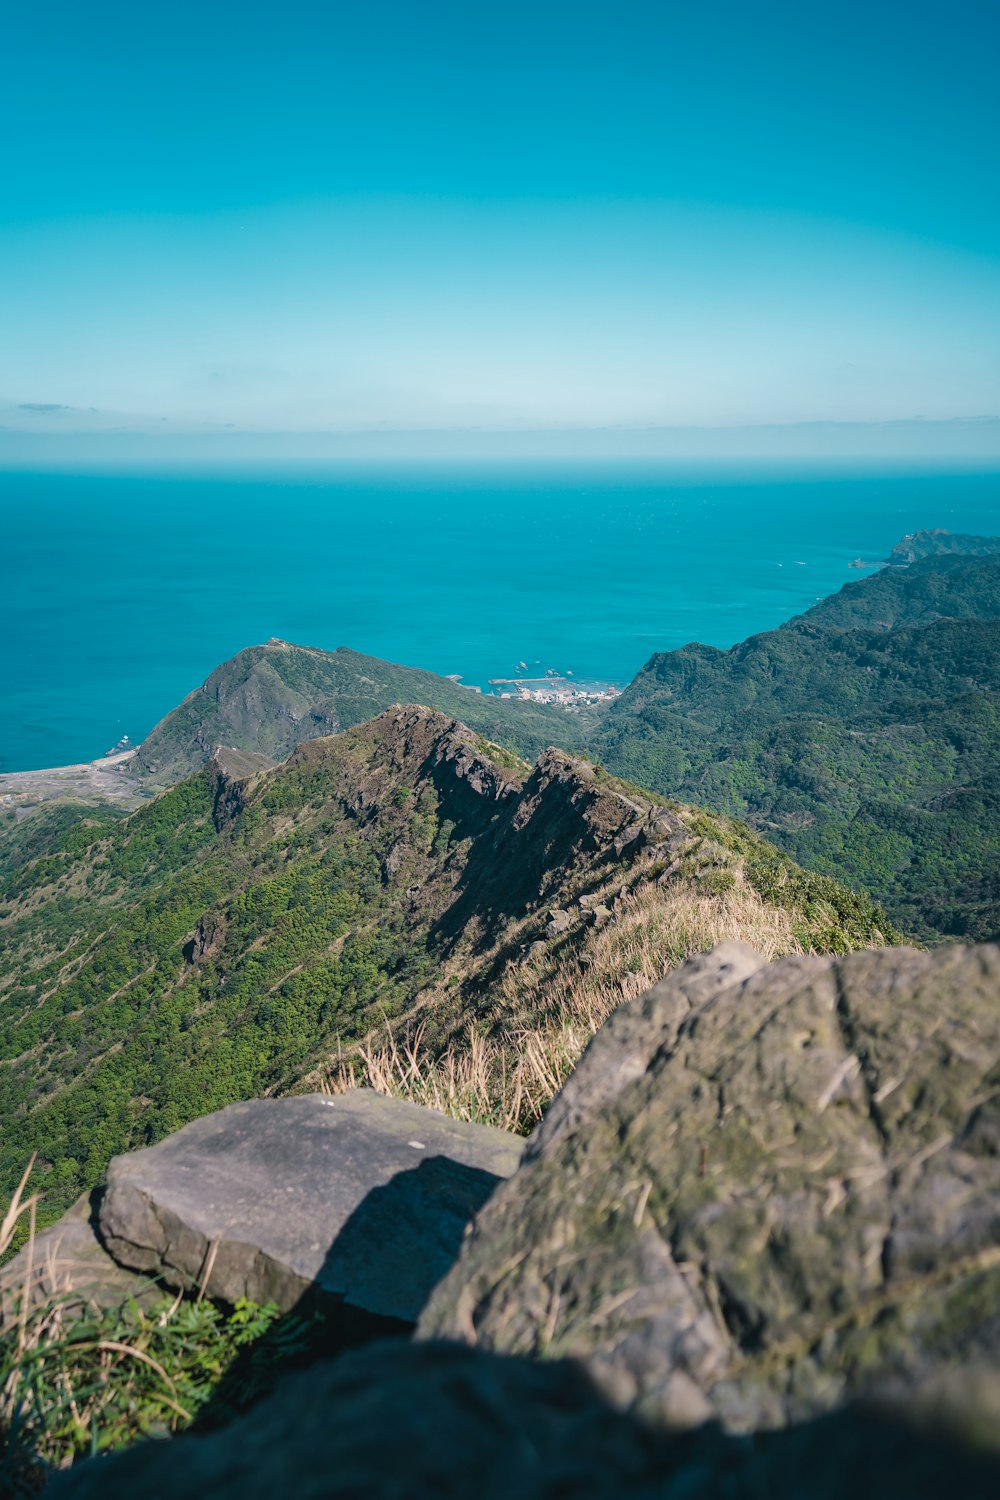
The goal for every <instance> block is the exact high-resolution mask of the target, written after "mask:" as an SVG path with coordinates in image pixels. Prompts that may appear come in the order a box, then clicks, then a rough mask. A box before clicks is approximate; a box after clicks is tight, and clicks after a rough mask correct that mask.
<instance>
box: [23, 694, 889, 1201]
mask: <svg viewBox="0 0 1000 1500" xmlns="http://www.w3.org/2000/svg"><path fill="white" fill-rule="evenodd" d="M259 766H260V762H259V761H254V760H253V759H251V758H248V756H247V754H246V753H244V752H240V753H238V754H233V753H231V752H220V754H219V755H218V756H217V757H216V758H215V759H214V760H213V763H212V765H211V766H210V767H206V768H202V770H200V771H199V772H198V773H197V774H196V775H195V776H193V777H191V778H189V779H188V780H187V781H185V782H183V783H181V784H180V785H178V786H176V787H174V788H173V789H171V790H170V791H168V792H165V793H164V794H163V795H161V796H160V797H158V798H156V799H155V800H153V801H152V802H151V803H149V804H147V805H146V806H145V807H144V808H142V809H141V810H140V811H138V812H136V813H134V814H133V815H132V816H130V817H129V818H127V819H125V820H124V821H120V822H116V823H114V824H113V825H112V826H110V827H107V826H104V827H101V826H99V825H96V824H94V825H91V826H90V827H89V828H86V827H84V826H83V825H79V824H77V825H75V826H73V827H71V828H69V829H68V830H67V832H66V835H65V838H64V840H63V842H62V844H58V843H57V845H56V847H55V848H54V849H51V850H50V852H48V853H46V854H43V855H38V856H36V857H35V858H33V859H31V860H29V861H28V862H27V863H25V864H24V865H22V866H21V867H19V868H18V869H17V870H15V871H13V872H12V873H10V874H8V875H7V877H6V878H5V880H4V881H3V882H2V883H0V1119H2V1120H3V1122H4V1129H3V1133H2V1139H0V1194H2V1191H3V1189H4V1188H8V1189H9V1188H10V1187H11V1185H12V1184H13V1182H15V1181H16V1180H17V1177H18V1176H19V1175H20V1172H21V1171H22V1169H23V1167H24V1164H25V1162H26V1160H27V1158H28V1156H29V1154H30V1153H31V1152H32V1151H38V1152H39V1154H40V1165H41V1169H42V1171H43V1172H44V1173H45V1174H46V1177H45V1182H44V1194H45V1204H46V1211H47V1213H48V1214H49V1216H51V1215H53V1214H55V1213H56V1212H57V1211H58V1210H59V1209H60V1208H61V1207H64V1206H65V1205H66V1203H67V1202H68V1201H70V1200H71V1199H72V1198H73V1197H74V1196H75V1195H76V1193H78V1192H79V1191H80V1189H81V1188H83V1187H89V1186H91V1185H93V1184H94V1183H96V1182H97V1181H98V1180H99V1179H100V1177H101V1175H102V1173H103V1171H104V1168H105V1166H106V1164H107V1161H108V1159H109V1157H110V1156H111V1155H112V1154H113V1153H115V1152H118V1151H121V1150H122V1149H124V1148H126V1147H135V1146H139V1145H142V1144H146V1143H148V1142H150V1141H152V1140H155V1139H158V1138H159V1137H161V1136H162V1135H164V1134H166V1133H167V1132H169V1131H171V1130H174V1129H176V1128H177V1127H178V1126H180V1125H182V1124H184V1123H185V1122H186V1121H188V1120H190V1119H192V1118H194V1117H195V1116H197V1115H200V1114H204V1113H206V1112H207V1111H210V1110H213V1109H217V1108H219V1107H220V1106H223V1105H225V1104H228V1103H231V1102H233V1101H235V1100H238V1099H244V1098H250V1097H254V1096H257V1095H260V1094H262V1093H267V1092H275V1091H281V1090H285V1089H288V1088H292V1087H295V1086H296V1084H298V1083H299V1082H300V1081H301V1080H302V1079H303V1077H305V1076H306V1075H310V1076H311V1077H312V1078H313V1086H314V1087H315V1086H316V1079H318V1078H322V1077H323V1070H324V1069H325V1068H328V1067H329V1066H330V1065H331V1062H335V1061H336V1059H337V1058H338V1056H340V1055H342V1054H343V1053H345V1051H346V1052H347V1053H349V1052H350V1050H351V1048H352V1046H354V1045H355V1044H356V1043H357V1042H358V1041H359V1039H361V1038H363V1037H364V1036H365V1035H366V1034H367V1033H368V1032H369V1031H370V1030H371V1029H372V1028H373V1027H379V1026H382V1025H384V1024H385V1023H386V1022H388V1023H389V1024H390V1025H401V1024H403V1023H404V1022H405V1020H406V1018H414V1017H418V1016H419V1017H420V1019H421V1022H422V1024H423V1026H424V1035H425V1043H426V1044H428V1045H434V1044H435V1043H436V1042H439V1043H440V1044H441V1045H442V1046H444V1045H445V1044H446V1043H447V1041H448V1040H449V1038H450V1037H451V1036H452V1035H453V1034H454V1033H455V1030H456V1028H460V1027H464V1026H466V1025H467V1024H468V1023H469V1021H470V1019H474V1018H476V1017H486V1016H489V1015H492V1016H493V1018H494V1020H495V1021H496V1024H498V1025H499V1026H501V1027H503V1028H505V1029H506V1031H508V1032H509V1031H510V1028H511V1026H512V1024H513V1021H514V1018H515V1016H516V1017H519V1018H520V1017H523V1015H524V1007H525V1005H526V1004H527V1003H528V1001H527V1000H526V999H525V998H524V997H525V996H526V995H527V994H528V993H529V991H530V993H531V994H534V995H537V1003H538V1004H539V1005H540V1006H542V1007H544V1006H545V1005H546V1003H551V1002H550V1001H548V1000H547V997H548V996H551V994H552V993H553V988H552V987H553V986H556V987H558V984H559V982H560V976H563V979H565V977H566V976H567V975H568V976H570V978H572V982H573V984H576V985H579V983H580V975H581V974H582V973H584V972H585V970H586V967H587V964H588V963H590V962H591V961H592V959H593V952H592V951H591V952H590V958H588V951H589V950H588V944H590V945H593V944H594V943H597V942H601V943H604V944H605V945H606V946H607V944H608V942H609V938H608V934H609V933H613V932H614V931H615V930H617V929H620V931H621V933H622V943H625V942H626V940H627V942H628V944H630V945H631V946H629V947H628V948H627V953H631V954H633V955H635V954H639V955H640V958H639V960H636V961H633V959H630V958H628V957H627V956H624V955H626V949H625V948H621V949H616V950H615V951H614V957H613V967H614V969H615V983H616V984H618V983H619V982H620V980H621V976H622V973H623V972H626V974H627V972H628V971H629V970H630V968H632V967H634V968H635V971H636V973H637V975H638V976H639V979H638V982H640V983H644V982H648V977H647V970H648V967H649V965H652V966H653V971H654V972H653V975H652V977H654V978H655V977H656V973H657V972H662V969H663V968H665V967H667V965H668V964H669V963H670V962H676V961H677V960H678V959H680V958H683V957H685V956H687V954H688V953H689V952H690V951H699V950H700V948H701V947H704V946H710V945H711V943H712V942H713V941H715V940H717V939H718V938H719V937H722V936H742V937H745V938H747V939H748V940H750V941H754V942H756V943H757V944H758V946H760V947H761V948H763V949H764V950H765V951H770V952H774V953H777V952H788V951H797V950H801V949H803V948H808V949H836V950H842V949H845V948H850V947H854V946H863V945H867V944H870V943H877V942H880V941H882V940H883V939H884V938H886V937H888V938H889V939H890V940H891V938H892V937H893V935H894V934H893V932H892V929H891V928H889V927H888V926H887V924H886V922H885V920H884V918H882V917H881V915H880V913H879V912H878V911H876V910H875V909H874V908H873V906H872V905H871V903H870V902H868V901H867V900H866V899H864V898H858V897H855V896H853V895H852V894H851V893H850V892H848V891H846V890H844V889H843V888H842V887H839V886H837V885H835V884H834V882H832V881H829V880H825V879H823V878H822V877H817V876H814V875H807V874H805V873H804V872H803V871H800V870H797V869H796V867H795V866H794V865H793V864H792V863H791V862H790V861H789V860H788V859H787V858H786V857H785V856H783V855H781V854H780V853H778V851H777V850H775V849H773V848H772V847H771V846H769V845H767V844H766V843H765V842H764V841H763V840H761V839H759V838H758V837H756V836H755V835H753V834H752V833H750V832H749V831H748V830H746V829H740V828H738V827H735V826H732V825H729V824H727V823H726V822H725V821H724V820H722V819H713V818H711V817H710V816H708V815H706V814H701V813H696V812H693V811H691V810H689V809H682V808H673V809H672V808H668V807H665V806H664V805H662V804H660V803H658V802H657V801H656V799H650V798H646V797H644V795H643V794H641V793H637V792H636V791H635V789H633V788H629V787H627V786H623V785H622V784H620V783H617V782H616V781H615V780H614V779H613V778H612V777H610V776H608V775H607V774H606V773H605V772H603V771H601V770H599V769H598V768H595V767H594V766H592V765H591V764H589V763H587V762H585V761H579V760H574V759H573V758H572V757H570V756H568V755H566V754H564V753H562V752H559V751H549V752H547V753H546V754H545V755H544V756H543V757H542V758H541V759H540V760H539V762H538V764H537V765H536V767H535V768H534V769H533V770H532V769H531V768H529V767H528V766H527V765H526V764H524V763H523V762H521V761H520V760H519V759H518V758H517V757H516V756H514V755H512V754H511V753H510V752H508V751H505V750H502V749H500V748H499V747H497V746H494V745H490V744H489V743H488V742H486V741H485V740H483V739H482V738H481V737H480V736H478V735H476V734H475V733H473V732H472V731H470V730H468V729H466V728H465V727H464V726H462V725H460V724H458V723H456V722H455V721H454V720H451V719H448V718H445V717H443V716H442V715H439V714H435V713H432V712H430V711H429V710H426V709H422V708H418V709H399V710H394V711H392V712H388V713H385V714H382V715H380V716H379V717H378V718H376V719H374V720H372V721H371V722H369V723H366V724H363V725H360V726H356V727H353V728H351V729H349V730H346V731H345V732H343V733H341V734H339V735H336V736H333V737H328V738H322V739H316V740H313V741H310V742H308V743H307V744H305V745H303V746H302V747H301V748H300V749H299V750H298V751H297V752H296V753H295V754H294V755H293V756H292V757H291V758H290V759H289V760H288V761H287V762H286V763H285V764H283V765H281V766H279V767H277V768H275V769H259ZM581 896H585V897H586V898H587V900H586V901H585V902H584V903H583V904H581V903H580V897H581ZM588 903H589V904H588ZM604 903H607V905H605V904H604ZM553 909H555V910H557V911H558V912H560V913H561V915H560V916H559V917H558V920H556V919H554V918H553V917H552V912H553ZM615 912H619V913H621V916H620V917H619V916H616V915H615V914H614V913H615ZM595 913H596V914H595ZM608 951H610V950H608ZM643 964H645V965H646V969H643ZM533 974H535V975H542V976H544V984H539V985H535V984H534V981H533V980H531V975H533ZM573 976H575V977H573ZM529 980H531V982H529ZM617 993H618V998H620V997H621V993H622V991H621V989H618V991H617ZM519 996H520V997H521V998H520V999H519V998H518V997H519ZM531 1003H535V1002H534V1001H532V1002H531ZM612 1003H614V1002H613V1001H612ZM602 1019H603V1016H602Z"/></svg>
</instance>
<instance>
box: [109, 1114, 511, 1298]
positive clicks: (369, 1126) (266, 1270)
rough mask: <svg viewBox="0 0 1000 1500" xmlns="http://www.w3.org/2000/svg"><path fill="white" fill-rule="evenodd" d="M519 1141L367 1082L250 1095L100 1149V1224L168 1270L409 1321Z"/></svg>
mask: <svg viewBox="0 0 1000 1500" xmlns="http://www.w3.org/2000/svg"><path fill="white" fill-rule="evenodd" d="M522 1150H523V1142H522V1141H521V1140H520V1139H519V1138H518V1137H517V1136H512V1135H508V1134H506V1133H505V1132H504V1131H500V1130H494V1129H491V1128H490V1127H488V1126H485V1125H472V1124H467V1123H465V1122H463V1121H458V1120H452V1119H449V1118H448V1117H447V1116H445V1115H441V1114H438V1113H437V1111H435V1110H430V1109H423V1108H421V1107H420V1106H419V1105H415V1104H407V1103H404V1102H402V1101H401V1100H398V1099H387V1098H385V1097H384V1096H383V1095H381V1094H376V1093H374V1092H373V1091H371V1090H369V1089H356V1090H354V1091H352V1092H351V1093H348V1094H344V1095H339V1096H336V1097H333V1098H330V1097H328V1096H327V1095H322V1094H313V1095H307V1096H304V1097H298V1098H288V1099H258V1100H253V1101H251V1102H249V1103H247V1104H234V1105H231V1106H230V1107H229V1108H228V1109H224V1110H220V1111H219V1112H218V1113H216V1114H212V1115H207V1116H205V1118H204V1119H201V1120H195V1121H194V1122H193V1123H192V1124H190V1125H187V1126H185V1128H184V1129H183V1130H180V1131H178V1132H177V1133H176V1134H175V1135H172V1136H169V1137H168V1138H167V1139H166V1140H165V1141H161V1142H160V1144H159V1145H157V1146H152V1147H150V1148H149V1149H148V1150H146V1151H137V1152H134V1153H132V1154H130V1155H128V1156H118V1157H116V1158H115V1159H114V1161H112V1163H111V1165H110V1167H109V1169H108V1183H107V1189H106V1192H105V1195H104V1199H103V1202H102V1204H101V1210H100V1231H101V1236H102V1238H103V1240H104V1243H105V1244H106V1246H107V1248H108V1249H109V1251H110V1252H111V1254H112V1255H113V1256H114V1258H115V1259H116V1260H117V1261H118V1262H120V1264H122V1265H124V1266H128V1267H130V1268H132V1269H133V1270H137V1271H145V1272H147V1273H152V1274H155V1275H158V1276H160V1277H162V1279H163V1280H164V1281H165V1282H166V1283H167V1284H169V1285H171V1286H177V1287H185V1288H188V1287H193V1286H195V1285H199V1286H202V1287H203V1288H204V1290H205V1291H206V1293H207V1294H208V1295H210V1296H213V1297H219V1298H222V1299H224V1300H226V1301H230V1302H235V1301H236V1299H237V1298H239V1297H250V1298H252V1299H253V1300H254V1301H255V1302H276V1303H277V1304H278V1306H279V1307H280V1308H281V1309H282V1310H283V1311H286V1310H288V1309H289V1308H291V1307H293V1306H294V1305H295V1304H296V1303H297V1302H299V1301H300V1299H301V1298H302V1297H303V1296H304V1295H305V1294H307V1293H310V1292H312V1291H314V1290H315V1291H316V1292H318V1293H320V1294H327V1295H329V1296H330V1297H332V1298H335V1299H338V1300H340V1301H342V1302H344V1303H345V1304H347V1305H348V1306H350V1307H352V1308H357V1309H360V1310H362V1311H363V1312H365V1313H368V1314H372V1315H374V1316H376V1317H379V1318H387V1319H398V1320H401V1321H403V1322H407V1323H414V1322H416V1320H417V1318H418V1316H419V1314H420V1312H421V1310H422V1308H423V1306H424V1304H425V1302H426V1301H427V1298H428V1296H429V1294H430V1292H431V1290H432V1288H433V1287H434V1286H435V1285H436V1284H437V1282H438V1281H439V1280H440V1279H441V1277H442V1276H444V1275H445V1274H446V1272H447V1271H448V1270H449V1269H450V1267H451V1266H452V1264H453V1263H454V1260H455V1257H456V1256H457V1254H458V1250H459V1247H460V1245H461V1242H462V1237H463V1235H464V1232H465V1228H466V1225H467V1224H468V1223H469V1221H470V1220H471V1218H472V1217H473V1215H474V1214H475V1213H476V1212H477V1211H478V1210H479V1209H480V1208H481V1207H482V1205H483V1204H484V1203H485V1202H486V1200H487V1198H488V1197H489V1196H490V1194H491V1193H492V1191H493V1189H494V1188H495V1187H496V1186H497V1185H498V1183H499V1182H500V1181H501V1180H502V1179H504V1178H507V1177H510V1176H511V1175H512V1173H513V1172H514V1171H515V1170H516V1168H517V1166H518V1163H519V1161H520V1159H521V1155H522Z"/></svg>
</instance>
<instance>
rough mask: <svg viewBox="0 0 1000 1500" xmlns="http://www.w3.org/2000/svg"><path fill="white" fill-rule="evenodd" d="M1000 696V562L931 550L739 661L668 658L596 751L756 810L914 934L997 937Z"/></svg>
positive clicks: (836, 599)
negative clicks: (877, 900) (943, 553)
mask: <svg viewBox="0 0 1000 1500" xmlns="http://www.w3.org/2000/svg"><path fill="white" fill-rule="evenodd" d="M931 535H933V534H931ZM910 540H913V539H910ZM982 545H983V546H984V547H986V546H988V545H989V541H988V539H982ZM998 691H1000V555H998V554H997V553H993V554H984V555H981V556H971V557H965V556H961V555H942V556H930V557H926V558H924V559H923V560H921V561H918V562H916V563H914V564H913V565H912V566H910V567H905V568H891V569H887V570H885V571H884V572H881V573H879V574H877V575H875V576H874V577H872V578H870V579H865V580H863V581H861V582H859V583H852V584H848V585H846V586H845V588H843V589H842V590H841V591H840V592H839V593H838V594H836V595H833V596H832V597H831V598H830V599H826V600H823V601H822V602H820V603H819V604H817V605H815V606H814V607H813V608H812V609H811V610H809V611H808V612H807V613H806V614H804V615H802V616H800V617H799V618H798V619H795V620H792V621H789V622H788V624H786V625H783V626H782V627H781V628H780V629H778V630H773V631H768V632H767V633H765V634H762V635H758V636H753V637H751V638H750V639H749V640H747V641H744V642H742V643H740V644H739V645H737V646H734V647H732V648H731V649H730V650H729V651H719V650H716V649H714V648H712V647H707V646H701V645H697V644H695V645H691V646H686V647H684V648H683V649H682V650H680V651H673V652H668V653H660V654H658V655H656V656H654V657H652V658H651V660H650V661H649V662H648V663H647V665H646V666H645V667H644V668H643V670H642V671H641V672H640V673H639V674H638V675H637V676H636V678H635V679H634V681H633V682H632V683H631V685H630V686H629V688H628V689H627V690H626V692H625V693H623V695H622V697H621V698H620V699H619V700H618V701H617V702H616V703H615V705H614V706H613V708H612V710H611V711H610V712H609V713H608V715H607V716H606V718H605V720H604V722H603V723H602V725H601V726H600V728H599V729H598V731H597V733H596V735H595V737H594V740H593V742H592V745H593V748H594V750H595V752H596V753H597V754H598V755H599V756H600V758H601V759H602V760H603V761H604V762H605V764H607V765H608V766H609V767H610V768H611V769H612V770H615V771H617V772H619V773H621V774H624V775H628V776H630V777H632V778H634V779H635V780H637V781H640V782H642V783H643V784H644V785H647V786H650V787H652V788H654V789H657V790H660V791H665V792H668V793H670V794H671V795H673V796H678V797H682V798H685V799H690V800H696V801H698V802H700V803H703V804H704V805H706V806H709V807H714V808H716V809H719V810H721V811H725V812H728V813H731V814H735V815H736V816H739V817H745V818H747V819H748V820H749V821H750V822H751V824H752V825H753V826H754V827H756V828H758V829H760V830H762V831H764V832H766V833H767V835H768V836H769V837H773V838H774V839H775V840H776V841H777V842H778V843H780V845H781V846H782V847H783V848H785V849H787V850H788V851H789V852H790V853H791V854H792V855H793V856H794V857H795V858H796V859H798V860H801V861H802V862H803V863H804V864H806V865H808V866H810V867H811V868H816V869H821V870H826V871H828V872H830V873H836V875H837V876H838V878H840V879H844V880H847V881H848V882H849V883H851V884H853V885H856V886H858V887H860V888H862V889H866V890H868V891H869V892H871V893H872V894H874V895H875V896H876V897H877V898H878V899H879V900H881V901H882V902H883V903H884V904H885V906H886V908H887V910H888V911H889V913H890V915H891V916H892V917H893V918H894V919H895V920H896V921H898V922H899V923H900V925H902V926H903V927H904V928H905V929H906V930H909V931H911V932H915V933H917V934H920V935H923V936H925V937H930V938H933V937H940V936H957V937H966V938H970V939H982V938H989V937H993V936H996V935H997V934H998V933H1000V899H998V896H1000V891H998V882H997V878H996V874H995V871H996V868H997V862H998V859H1000V816H998V813H1000V763H998V756H997V745H998V744H1000V738H998V734H1000V696H998Z"/></svg>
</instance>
